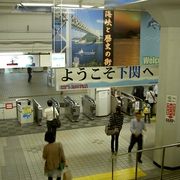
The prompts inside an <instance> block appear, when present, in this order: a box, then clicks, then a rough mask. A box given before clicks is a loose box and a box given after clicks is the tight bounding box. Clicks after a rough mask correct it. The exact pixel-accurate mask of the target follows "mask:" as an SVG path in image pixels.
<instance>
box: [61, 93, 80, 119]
mask: <svg viewBox="0 0 180 180" xmlns="http://www.w3.org/2000/svg"><path fill="white" fill-rule="evenodd" d="M64 104H65V116H66V117H67V118H68V119H70V120H71V121H72V122H75V121H79V116H80V105H79V104H78V103H77V102H75V101H74V100H73V99H71V98H70V97H69V96H66V97H65V98H64Z"/></svg>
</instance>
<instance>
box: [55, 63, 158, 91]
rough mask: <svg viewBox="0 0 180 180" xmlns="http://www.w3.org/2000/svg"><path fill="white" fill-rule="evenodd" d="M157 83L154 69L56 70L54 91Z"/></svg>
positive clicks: (96, 68)
mask: <svg viewBox="0 0 180 180" xmlns="http://www.w3.org/2000/svg"><path fill="white" fill-rule="evenodd" d="M157 82H158V68H156V67H150V68H149V67H145V66H143V67H141V66H127V67H116V66H108V67H80V68H66V69H56V90H57V91H61V90H67V89H84V88H98V87H114V86H136V85H144V84H146V85H148V84H155V83H157Z"/></svg>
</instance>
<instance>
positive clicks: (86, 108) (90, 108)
mask: <svg viewBox="0 0 180 180" xmlns="http://www.w3.org/2000/svg"><path fill="white" fill-rule="evenodd" d="M82 107H83V114H84V115H85V116H87V117H88V118H89V119H91V120H94V118H95V116H96V104H95V101H94V100H93V99H92V98H91V97H89V96H88V95H84V96H83V97H82Z"/></svg>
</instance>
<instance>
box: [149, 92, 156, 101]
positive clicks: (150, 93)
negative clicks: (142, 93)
mask: <svg viewBox="0 0 180 180" xmlns="http://www.w3.org/2000/svg"><path fill="white" fill-rule="evenodd" d="M149 92H150V94H151V96H152V98H153V101H154V103H157V102H156V99H155V97H154V96H153V94H152V92H151V91H149Z"/></svg>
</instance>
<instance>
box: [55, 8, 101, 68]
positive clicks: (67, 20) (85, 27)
mask: <svg viewBox="0 0 180 180" xmlns="http://www.w3.org/2000/svg"><path fill="white" fill-rule="evenodd" d="M68 13H70V14H71V16H68V14H67V13H66V11H64V13H58V12H57V13H56V15H55V27H53V28H55V29H54V37H55V42H54V45H53V49H54V50H55V52H56V53H58V52H62V50H64V51H65V47H66V46H68V45H70V44H71V46H72V67H80V66H102V65H103V39H102V38H103V10H98V9H93V10H92V9H91V10H87V9H78V10H73V9H70V10H68ZM69 27H71V29H69V32H68V33H67V28H69ZM68 38H71V39H70V41H71V42H70V43H69V44H68V42H66V40H67V39H68Z"/></svg>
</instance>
